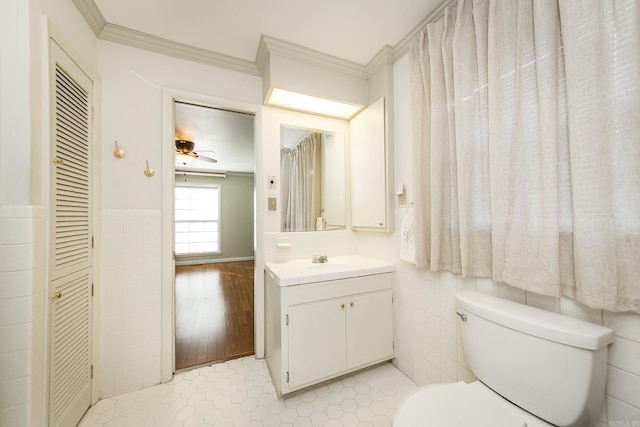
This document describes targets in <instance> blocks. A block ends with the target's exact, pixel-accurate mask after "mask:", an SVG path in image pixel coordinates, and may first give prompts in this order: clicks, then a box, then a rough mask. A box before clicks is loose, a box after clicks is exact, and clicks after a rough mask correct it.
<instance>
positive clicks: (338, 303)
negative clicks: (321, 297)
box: [289, 298, 347, 388]
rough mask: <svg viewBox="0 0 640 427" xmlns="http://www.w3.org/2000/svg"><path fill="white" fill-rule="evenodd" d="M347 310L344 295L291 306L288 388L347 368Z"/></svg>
mask: <svg viewBox="0 0 640 427" xmlns="http://www.w3.org/2000/svg"><path fill="white" fill-rule="evenodd" d="M345 310H346V307H345V301H344V299H342V298H341V299H332V300H325V301H319V302H313V303H308V304H299V305H294V306H290V307H289V388H295V387H298V386H300V385H304V384H308V383H312V382H317V381H319V380H322V379H325V378H329V377H332V376H335V375H337V374H339V373H341V372H344V371H345V369H346V365H347V362H346V352H347V350H346V341H347V340H346V327H345Z"/></svg>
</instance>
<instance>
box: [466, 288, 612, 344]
mask: <svg viewBox="0 0 640 427" xmlns="http://www.w3.org/2000/svg"><path fill="white" fill-rule="evenodd" d="M455 297H456V303H457V306H458V307H459V308H460V309H462V310H466V311H468V312H470V313H473V314H475V315H476V316H479V317H482V318H484V319H486V320H490V321H492V322H495V323H498V324H500V325H503V326H505V327H508V328H511V329H515V330H518V331H520V332H524V333H527V334H529V335H533V336H537V337H539V338H543V339H547V340H549V341H555V342H558V343H561V344H566V345H570V346H573V347H579V348H584V349H588V350H598V349H600V348H602V347H605V346H606V345H608V344H610V343H611V342H613V337H614V332H613V330H611V329H609V328H606V327H604V326H601V325H596V324H594V323H589V322H585V321H583V320H579V319H575V318H573V317H568V316H563V315H561V314H558V313H553V312H550V311H546V310H542V309H539V308H536V307H531V306H528V305H524V304H519V303H517V302H513V301H509V300H506V299H503V298H498V297H494V296H492V295H487V294H483V293H480V292H473V291H462V292H458V293H457V294H456V296H455Z"/></svg>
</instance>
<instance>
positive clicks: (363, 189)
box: [280, 98, 393, 231]
mask: <svg viewBox="0 0 640 427" xmlns="http://www.w3.org/2000/svg"><path fill="white" fill-rule="evenodd" d="M386 131H387V129H386V125H385V104H384V98H380V99H379V100H378V101H376V102H375V103H373V104H372V105H370V106H369V107H367V108H365V109H364V110H363V111H362V112H360V113H359V114H358V115H357V116H356V117H354V118H353V119H352V120H351V121H350V131H349V133H350V134H349V135H345V134H344V133H340V132H331V131H325V130H317V129H308V128H303V127H299V126H296V125H294V124H282V125H281V127H280V185H281V188H280V195H281V200H282V202H281V218H280V222H281V227H280V229H281V231H331V230H345V229H346V228H347V225H349V228H351V229H353V230H366V231H393V230H392V221H391V218H390V216H391V215H390V208H391V205H392V204H393V200H391V199H390V196H389V195H390V191H389V183H390V176H389V175H390V158H389V153H388V150H389V145H388V141H387V135H386ZM347 138H350V140H349V143H347ZM347 150H349V154H350V155H349V156H347ZM349 158H350V161H349ZM348 178H350V179H349V182H348ZM347 189H349V191H347ZM349 195H350V199H349V200H348V199H347V197H349ZM349 212H350V220H351V221H350V222H347V214H348V213H349Z"/></svg>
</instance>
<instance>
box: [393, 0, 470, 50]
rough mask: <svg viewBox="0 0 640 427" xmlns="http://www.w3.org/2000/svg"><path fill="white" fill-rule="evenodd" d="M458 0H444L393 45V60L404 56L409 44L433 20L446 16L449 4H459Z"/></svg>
mask: <svg viewBox="0 0 640 427" xmlns="http://www.w3.org/2000/svg"><path fill="white" fill-rule="evenodd" d="M457 5H458V0H444V1H443V2H442V3H441V4H440V6H438V7H437V8H436V10H434V11H433V12H431V14H430V15H429V16H427V17H426V18H425V19H424V20H423V21H422V22H421V23H420V24H418V25H417V26H416V27H415V28H414V29H413V30H411V31H410V32H409V33H408V34H407V35H406V36H404V37H403V38H402V40H400V41H399V42H398V43H397V44H396V45H395V46H394V47H393V60H394V62H395V61H397V60H398V59H400V58H402V57H403V56H404V55H406V54H407V53H408V52H409V44H410V43H411V42H413V41H414V40H417V38H418V35H419V34H420V33H421V32H422V31H423V30H424V29H425V28H427V25H429V24H431V23H432V22H436V21H437V20H438V19H440V18H442V17H443V16H444V11H445V10H446V9H447V8H448V7H449V6H453V7H455V6H457Z"/></svg>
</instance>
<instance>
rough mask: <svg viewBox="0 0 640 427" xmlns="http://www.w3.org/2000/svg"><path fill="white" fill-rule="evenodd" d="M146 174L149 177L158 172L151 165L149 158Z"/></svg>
mask: <svg viewBox="0 0 640 427" xmlns="http://www.w3.org/2000/svg"><path fill="white" fill-rule="evenodd" d="M144 174H145V175H146V176H148V177H149V178H151V177H152V176H153V175H155V174H156V173H155V171H154V170H153V169H151V168H150V167H149V160H147V168H146V169H145V170H144Z"/></svg>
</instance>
